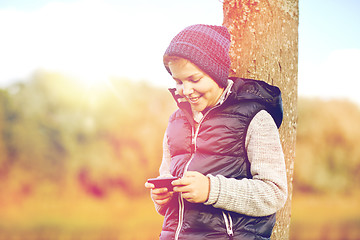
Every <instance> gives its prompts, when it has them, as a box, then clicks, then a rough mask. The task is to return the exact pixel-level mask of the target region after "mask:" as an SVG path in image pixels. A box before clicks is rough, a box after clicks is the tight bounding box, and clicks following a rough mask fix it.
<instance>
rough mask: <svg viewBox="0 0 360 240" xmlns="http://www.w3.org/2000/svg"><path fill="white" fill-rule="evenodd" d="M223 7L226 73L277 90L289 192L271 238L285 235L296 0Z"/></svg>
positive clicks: (230, 2) (227, 2)
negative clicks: (228, 60)
mask: <svg viewBox="0 0 360 240" xmlns="http://www.w3.org/2000/svg"><path fill="white" fill-rule="evenodd" d="M223 10H224V23H223V25H224V26H226V27H227V28H228V29H229V32H230V34H231V37H232V42H231V47H230V57H231V61H232V65H231V72H230V75H231V76H236V77H242V78H252V79H260V80H264V81H266V82H268V83H269V84H272V85H276V86H278V87H279V88H280V89H281V91H282V97H283V108H284V120H283V123H282V125H281V127H280V137H281V143H282V146H283V150H284V154H285V161H286V170H287V180H288V189H289V195H288V199H287V202H286V204H285V206H284V208H283V209H282V210H280V211H279V212H278V213H277V222H276V225H275V227H274V230H273V234H272V237H271V239H273V240H280V239H281V240H284V239H289V236H290V217H291V199H292V189H293V186H292V181H293V173H294V159H295V141H296V123H297V79H298V77H297V74H298V24H299V7H298V0H273V1H268V0H243V1H241V0H224V3H223Z"/></svg>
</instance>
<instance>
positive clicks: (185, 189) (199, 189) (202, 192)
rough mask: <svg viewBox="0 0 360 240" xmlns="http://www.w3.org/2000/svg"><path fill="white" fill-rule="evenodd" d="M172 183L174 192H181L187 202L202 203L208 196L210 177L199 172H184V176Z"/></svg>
mask: <svg viewBox="0 0 360 240" xmlns="http://www.w3.org/2000/svg"><path fill="white" fill-rule="evenodd" d="M172 185H173V186H174V192H181V193H182V197H183V198H184V199H186V200H187V201H188V202H192V203H204V202H206V201H207V200H208V198H209V192H210V179H209V178H208V177H206V176H205V175H203V174H201V173H199V172H195V171H189V172H185V174H184V176H183V177H182V178H181V179H179V180H175V181H173V182H172Z"/></svg>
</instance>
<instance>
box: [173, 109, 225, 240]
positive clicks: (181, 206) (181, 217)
mask: <svg viewBox="0 0 360 240" xmlns="http://www.w3.org/2000/svg"><path fill="white" fill-rule="evenodd" d="M218 106H219V105H217V106H214V107H213V108H211V109H210V110H209V111H207V112H206V113H205V114H204V116H203V117H202V118H201V120H200V122H199V124H198V125H197V127H196V130H195V133H194V129H193V128H192V130H191V135H192V139H191V143H192V145H193V146H194V150H193V153H192V155H191V157H190V159H189V161H188V162H187V163H186V165H185V169H184V173H185V172H187V170H188V168H189V165H190V163H191V161H192V160H193V158H194V154H195V151H196V139H197V136H198V134H199V129H200V125H201V123H202V122H203V120H204V119H205V117H206V116H207V114H208V113H209V112H210V111H211V110H213V109H215V108H217V107H218ZM184 210H185V205H184V199H183V198H182V196H181V194H179V223H178V226H177V228H176V232H175V240H178V239H179V235H180V231H181V228H182V225H183V222H184ZM231 231H232V230H231ZM229 236H230V235H229Z"/></svg>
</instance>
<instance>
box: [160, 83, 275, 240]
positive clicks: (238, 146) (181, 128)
mask: <svg viewBox="0 0 360 240" xmlns="http://www.w3.org/2000/svg"><path fill="white" fill-rule="evenodd" d="M233 80H234V82H235V83H234V86H233V88H232V90H231V93H230V95H229V96H228V97H227V99H226V100H225V101H224V102H223V103H222V104H221V105H218V106H215V107H214V108H212V109H211V110H209V111H208V112H207V113H206V114H205V115H204V117H203V119H202V121H201V122H200V123H199V124H198V129H195V127H194V126H195V125H194V120H193V118H192V116H191V110H190V109H189V105H188V103H186V102H182V103H179V104H178V106H179V109H178V110H177V111H175V112H174V113H173V115H172V116H171V117H170V120H169V125H168V129H167V135H168V145H169V150H170V155H171V164H170V171H171V174H172V175H173V176H179V177H181V176H182V175H183V173H184V171H198V172H200V173H202V174H204V175H207V174H212V175H218V174H220V175H222V176H225V177H227V178H235V179H242V178H252V176H251V173H250V162H249V160H248V158H247V154H246V149H245V138H246V132H247V128H248V126H249V124H250V122H251V120H252V119H253V117H254V116H255V115H256V114H257V113H258V112H259V111H260V110H266V111H268V112H269V113H270V114H271V115H272V116H273V118H274V120H275V122H276V123H277V125H278V127H279V126H280V124H281V121H282V107H281V95H280V90H279V89H278V88H277V87H274V86H270V85H268V84H266V83H265V82H262V81H255V80H250V79H233ZM173 95H174V94H173ZM174 97H175V99H176V96H175V95H174ZM274 224H275V214H272V215H270V216H265V217H251V216H246V215H242V214H239V213H235V212H228V211H225V210H222V209H218V208H214V207H213V206H207V205H204V204H197V203H189V202H187V201H185V200H183V199H182V198H181V197H180V196H179V195H178V196H177V197H174V198H173V199H172V200H171V202H170V204H169V207H168V208H167V210H166V214H165V219H164V225H163V230H162V232H161V236H160V239H166V240H168V239H245V240H246V239H249V240H250V239H270V236H271V232H272V229H273V226H274ZM229 225H231V226H229ZM230 228H231V229H232V232H229V229H230Z"/></svg>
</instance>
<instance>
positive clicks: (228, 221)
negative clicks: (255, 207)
mask: <svg viewBox="0 0 360 240" xmlns="http://www.w3.org/2000/svg"><path fill="white" fill-rule="evenodd" d="M222 214H223V217H224V221H225V226H226V232H227V234H228V236H229V238H230V239H232V238H233V236H234V232H233V229H232V225H233V224H232V218H231V215H230V213H229V212H227V214H225V212H224V211H223V212H222Z"/></svg>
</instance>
